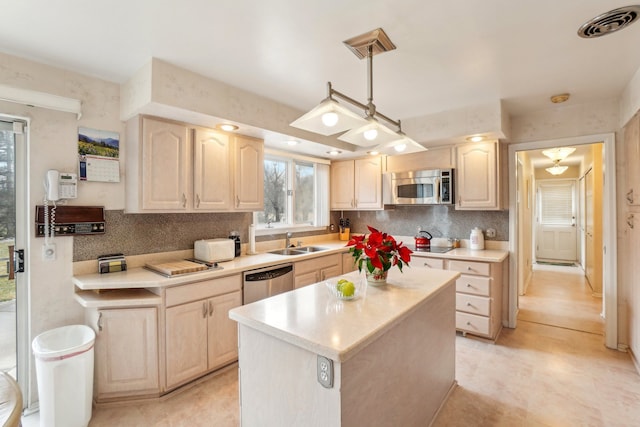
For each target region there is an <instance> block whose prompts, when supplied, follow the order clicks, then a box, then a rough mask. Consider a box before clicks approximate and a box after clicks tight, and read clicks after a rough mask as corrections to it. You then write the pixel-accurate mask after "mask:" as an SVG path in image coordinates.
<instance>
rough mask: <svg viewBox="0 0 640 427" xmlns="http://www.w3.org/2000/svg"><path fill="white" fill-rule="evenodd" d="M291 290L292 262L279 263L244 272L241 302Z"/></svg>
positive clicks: (248, 301)
mask: <svg viewBox="0 0 640 427" xmlns="http://www.w3.org/2000/svg"><path fill="white" fill-rule="evenodd" d="M291 290H293V264H280V265H276V266H273V267H266V268H260V269H257V270H249V271H245V272H244V281H243V284H242V303H243V304H249V303H252V302H254V301H258V300H261V299H263V298H267V297H270V296H273V295H277V294H281V293H283V292H287V291H291Z"/></svg>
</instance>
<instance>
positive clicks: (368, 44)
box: [291, 28, 426, 152]
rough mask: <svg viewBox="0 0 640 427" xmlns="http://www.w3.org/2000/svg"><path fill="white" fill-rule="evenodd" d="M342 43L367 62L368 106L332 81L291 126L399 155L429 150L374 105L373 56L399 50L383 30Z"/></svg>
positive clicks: (398, 121) (398, 122) (396, 121)
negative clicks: (320, 98) (317, 102)
mask: <svg viewBox="0 0 640 427" xmlns="http://www.w3.org/2000/svg"><path fill="white" fill-rule="evenodd" d="M343 43H344V44H345V45H346V46H347V47H348V48H349V49H350V50H351V51H352V52H353V53H354V54H355V55H356V56H357V57H358V58H359V59H363V58H366V59H367V89H368V90H367V93H368V99H367V103H366V104H363V103H361V102H358V101H356V100H355V99H353V98H351V97H349V96H347V95H345V94H343V93H341V92H338V91H337V90H335V89H333V87H332V85H331V82H329V83H327V92H328V93H327V97H326V98H325V99H324V100H323V101H322V102H321V103H320V105H318V106H317V107H315V108H314V109H312V110H311V111H309V112H308V113H306V114H304V115H303V116H301V117H300V118H298V119H297V120H295V121H293V122H292V123H291V126H293V127H295V128H298V129H303V130H307V131H310V132H314V133H318V134H320V135H325V136H329V135H334V134H337V133H341V132H345V133H344V134H342V135H340V136H339V137H338V139H339V140H341V141H345V142H349V143H351V144H354V145H358V146H361V147H367V148H368V147H374V146H375V147H376V148H381V149H382V148H389V147H394V148H396V147H397V148H396V150H397V151H398V152H400V151H404V150H407V148H409V147H410V148H411V151H412V152H413V151H422V150H426V148H424V147H422V146H421V145H420V144H418V143H417V142H415V141H414V140H413V139H411V138H409V137H407V135H405V134H404V132H402V125H401V123H400V120H393V119H390V118H389V117H387V116H385V115H384V114H382V113H380V112H379V111H377V110H376V106H375V104H374V103H373V56H374V55H377V54H379V53H384V52H388V51H390V50H394V49H395V48H396V47H395V45H394V44H393V43H392V42H391V40H389V37H388V36H387V34H386V33H385V32H384V30H383V29H382V28H378V29H376V30H373V31H370V32H368V33H365V34H361V35H359V36H356V37H353V38H351V39H349V40H345V41H344V42H343ZM335 98H338V99H340V100H341V101H344V102H345V103H347V104H350V105H351V106H352V107H355V108H356V109H359V110H362V111H363V112H364V117H363V116H360V115H358V114H356V113H354V112H353V111H351V110H350V109H348V108H346V107H345V106H344V105H342V104H340V103H339V102H338V101H337V100H336V99H335ZM382 121H384V122H385V123H386V124H385V123H382ZM387 124H388V125H391V126H392V127H396V128H397V131H396V130H393V129H391V128H389V127H388V126H387ZM403 148H404V149H403Z"/></svg>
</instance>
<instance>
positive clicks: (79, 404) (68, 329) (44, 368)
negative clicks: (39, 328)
mask: <svg viewBox="0 0 640 427" xmlns="http://www.w3.org/2000/svg"><path fill="white" fill-rule="evenodd" d="M95 340H96V334H95V332H94V331H93V329H91V328H90V327H88V326H84V325H70V326H63V327H61V328H56V329H52V330H50V331H47V332H43V333H42V334H40V335H38V336H37V337H35V339H34V340H33V343H32V344H31V347H32V349H33V355H34V356H35V359H36V374H37V378H38V395H39V399H40V425H41V426H46V427H86V426H87V425H88V424H89V420H90V419H91V404H92V399H93V344H94V342H95Z"/></svg>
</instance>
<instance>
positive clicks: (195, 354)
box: [165, 300, 209, 389]
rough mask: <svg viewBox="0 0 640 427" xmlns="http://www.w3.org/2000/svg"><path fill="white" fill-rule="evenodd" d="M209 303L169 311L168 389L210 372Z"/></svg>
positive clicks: (167, 311) (184, 305)
mask: <svg viewBox="0 0 640 427" xmlns="http://www.w3.org/2000/svg"><path fill="white" fill-rule="evenodd" d="M208 316H209V306H208V304H207V300H200V301H195V302H192V303H188V304H183V305H178V306H175V307H170V308H168V309H167V310H166V326H165V329H166V331H165V337H166V358H167V388H168V389H169V388H172V387H173V386H176V385H178V384H180V383H183V382H186V381H188V380H190V379H193V378H196V377H198V376H199V375H201V374H202V373H204V372H206V371H207V317H208Z"/></svg>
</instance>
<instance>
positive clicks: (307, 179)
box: [254, 152, 329, 230]
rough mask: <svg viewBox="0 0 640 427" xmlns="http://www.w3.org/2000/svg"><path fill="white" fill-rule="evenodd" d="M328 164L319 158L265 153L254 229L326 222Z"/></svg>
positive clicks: (302, 226)
mask: <svg viewBox="0 0 640 427" xmlns="http://www.w3.org/2000/svg"><path fill="white" fill-rule="evenodd" d="M328 189H329V165H328V164H324V163H321V161H320V160H316V159H311V158H305V157H300V156H294V155H291V156H290V155H287V154H282V153H270V152H267V153H266V155H265V159H264V210H263V211H262V212H256V213H255V214H254V223H256V225H257V228H258V229H273V228H287V229H299V230H301V229H314V228H320V227H326V226H327V225H328V223H329V208H328V206H329V191H328Z"/></svg>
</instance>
